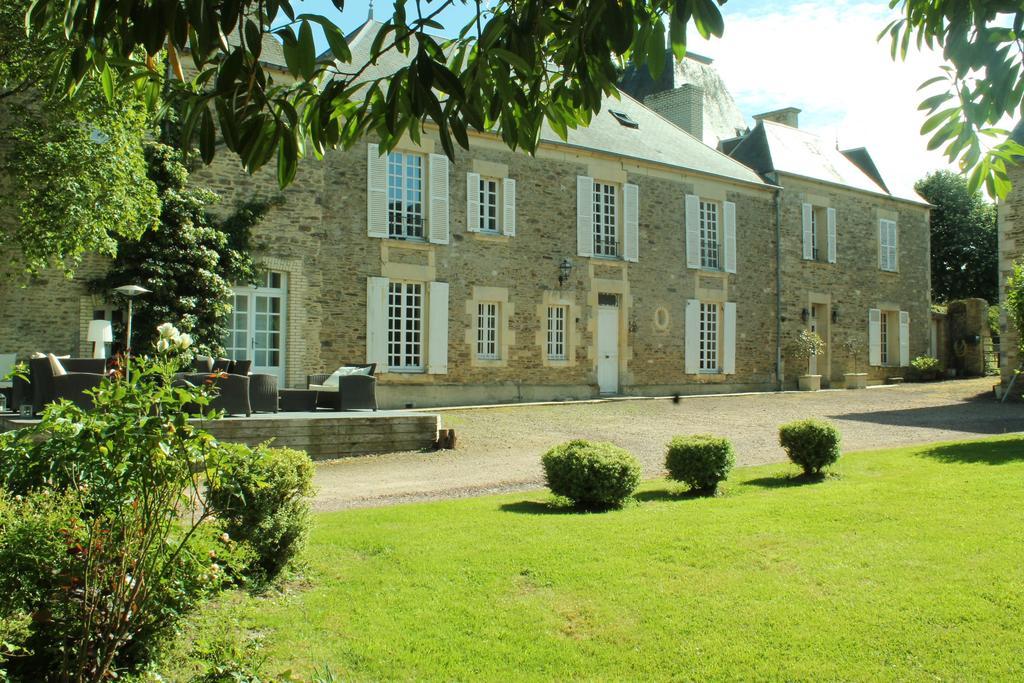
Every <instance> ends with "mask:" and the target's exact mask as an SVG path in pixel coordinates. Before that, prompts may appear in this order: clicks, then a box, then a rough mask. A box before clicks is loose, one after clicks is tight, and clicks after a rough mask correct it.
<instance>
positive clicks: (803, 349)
mask: <svg viewBox="0 0 1024 683" xmlns="http://www.w3.org/2000/svg"><path fill="white" fill-rule="evenodd" d="M824 351H825V340H824V339H822V338H821V337H820V336H819V335H818V333H817V332H811V331H810V330H801V331H800V335H799V336H798V337H797V338H796V342H794V344H793V349H792V356H793V357H795V358H796V359H797V360H798V361H800V362H802V363H803V366H804V368H805V369H809V367H810V363H811V358H812V357H813V356H820V355H821V354H822V353H823V352H824ZM798 382H799V386H800V391H818V390H819V389H821V375H812V374H810V373H809V372H807V373H805V374H803V375H800V378H799V380H798Z"/></svg>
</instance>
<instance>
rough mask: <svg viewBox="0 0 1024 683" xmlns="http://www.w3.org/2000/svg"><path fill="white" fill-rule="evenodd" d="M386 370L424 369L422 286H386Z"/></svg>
mask: <svg viewBox="0 0 1024 683" xmlns="http://www.w3.org/2000/svg"><path fill="white" fill-rule="evenodd" d="M388 369H389V370H392V371H398V372H402V371H406V372H412V371H419V370H422V369H423V285H422V284H420V283H418V282H389V283H388Z"/></svg>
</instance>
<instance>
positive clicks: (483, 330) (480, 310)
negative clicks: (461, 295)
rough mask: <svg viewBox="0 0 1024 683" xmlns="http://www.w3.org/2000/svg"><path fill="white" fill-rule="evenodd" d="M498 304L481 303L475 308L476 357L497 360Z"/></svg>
mask: <svg viewBox="0 0 1024 683" xmlns="http://www.w3.org/2000/svg"><path fill="white" fill-rule="evenodd" d="M499 306H500V304H498V303H495V302H491V301H483V302H481V303H479V304H477V307H476V357H477V358H478V359H480V360H498V357H499V354H498V348H499V347H498V319H499V318H498V311H499Z"/></svg>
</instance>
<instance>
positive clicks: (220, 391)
mask: <svg viewBox="0 0 1024 683" xmlns="http://www.w3.org/2000/svg"><path fill="white" fill-rule="evenodd" d="M184 379H185V381H186V382H188V383H189V384H192V385H194V386H201V385H203V384H207V383H209V384H212V385H213V386H214V387H216V388H217V395H216V396H215V397H214V398H213V399H212V400H211V401H210V406H209V407H210V408H211V409H212V410H223V411H224V413H225V414H226V415H245V416H246V417H249V416H250V415H252V404H251V403H250V402H249V378H248V377H246V376H244V375H218V374H206V373H200V374H195V375H185V377H184Z"/></svg>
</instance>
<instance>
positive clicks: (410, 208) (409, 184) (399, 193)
mask: <svg viewBox="0 0 1024 683" xmlns="http://www.w3.org/2000/svg"><path fill="white" fill-rule="evenodd" d="M423 204H424V202H423V156H422V155H420V154H411V153H408V152H390V153H388V235H389V236H390V237H414V238H420V239H422V238H423V236H424V235H423Z"/></svg>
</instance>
